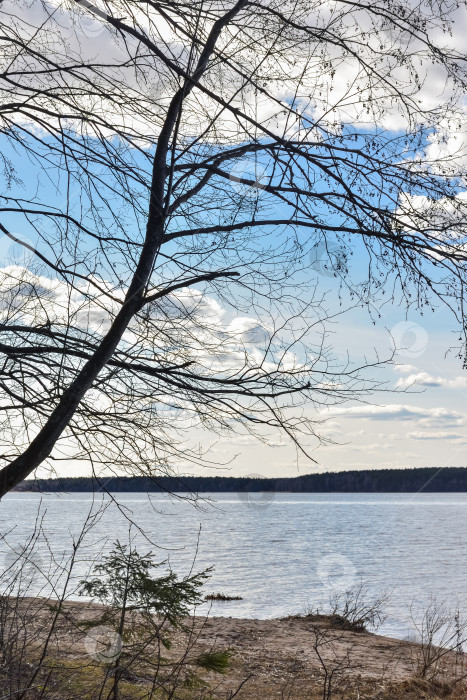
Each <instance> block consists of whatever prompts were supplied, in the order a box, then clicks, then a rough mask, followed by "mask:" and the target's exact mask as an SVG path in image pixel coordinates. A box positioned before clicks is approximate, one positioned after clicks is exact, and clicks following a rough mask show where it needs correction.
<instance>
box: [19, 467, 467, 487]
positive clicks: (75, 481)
mask: <svg viewBox="0 0 467 700" xmlns="http://www.w3.org/2000/svg"><path fill="white" fill-rule="evenodd" d="M16 490H21V491H40V492H44V491H45V492H46V491H49V492H58V491H68V492H76V491H110V492H144V493H146V492H148V491H149V492H160V491H167V492H171V493H180V492H191V493H221V492H244V493H248V492H258V491H278V492H291V493H347V492H361V493H403V492H410V493H413V492H417V491H425V492H426V491H428V492H455V491H467V467H444V468H442V469H438V468H423V469H364V470H354V471H344V472H327V473H323V474H306V475H303V476H296V477H283V478H278V479H273V478H271V479H268V478H257V477H226V476H186V477H175V476H172V477H160V478H157V479H155V478H150V477H140V476H135V477H116V476H114V477H110V478H105V477H103V478H100V479H95V478H88V477H76V478H61V479H36V480H35V481H23V482H22V483H21V484H19V486H18V487H17V488H16Z"/></svg>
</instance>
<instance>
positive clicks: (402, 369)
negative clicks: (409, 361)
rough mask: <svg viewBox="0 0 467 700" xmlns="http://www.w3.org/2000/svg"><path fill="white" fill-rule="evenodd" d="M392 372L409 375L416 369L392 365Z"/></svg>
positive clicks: (408, 366)
mask: <svg viewBox="0 0 467 700" xmlns="http://www.w3.org/2000/svg"><path fill="white" fill-rule="evenodd" d="M394 372H399V373H400V374H409V373H410V372H417V367H414V366H413V365H394Z"/></svg>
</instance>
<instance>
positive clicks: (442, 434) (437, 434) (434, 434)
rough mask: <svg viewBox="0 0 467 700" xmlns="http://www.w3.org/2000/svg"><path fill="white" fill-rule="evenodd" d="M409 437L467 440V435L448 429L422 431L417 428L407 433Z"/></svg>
mask: <svg viewBox="0 0 467 700" xmlns="http://www.w3.org/2000/svg"><path fill="white" fill-rule="evenodd" d="M407 437H408V438H411V439H412V440H457V441H458V440H462V442H467V438H466V436H465V435H461V434H459V433H450V432H447V431H442V430H438V431H430V432H428V431H426V432H425V431H422V430H418V431H417V430H416V431H414V432H412V433H407Z"/></svg>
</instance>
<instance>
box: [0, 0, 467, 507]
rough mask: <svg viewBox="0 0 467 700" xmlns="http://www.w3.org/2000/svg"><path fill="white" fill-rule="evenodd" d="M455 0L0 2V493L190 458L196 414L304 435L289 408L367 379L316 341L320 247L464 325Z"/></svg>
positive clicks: (355, 283)
mask: <svg viewBox="0 0 467 700" xmlns="http://www.w3.org/2000/svg"><path fill="white" fill-rule="evenodd" d="M464 5H465V3H463V2H462V3H453V4H451V3H449V2H445V1H444V0H421V1H417V0H415V2H413V1H412V0H398V2H395V1H393V0H385V1H384V2H381V3H378V2H377V3H376V4H375V3H372V4H371V5H367V4H366V3H362V2H358V3H356V2H347V1H344V0H335V1H334V2H330V3H325V4H323V3H321V2H318V1H317V0H304V1H300V0H296V1H293V2H284V0H281V1H280V2H279V1H278V0H267V2H261V3H258V2H254V1H253V2H252V1H249V0H238V1H237V2H233V1H232V2H229V1H227V0H208V1H207V2H206V1H205V0H203V2H201V1H200V2H196V1H195V2H191V3H186V2H153V1H152V0H149V1H148V2H139V1H137V0H115V2H107V1H106V0H96V4H93V3H91V2H88V0H63V1H62V0H51V1H50V2H49V0H44V1H39V0H19V1H18V2H13V1H12V0H3V2H2V5H1V30H0V36H1V42H2V47H3V49H2V51H3V53H2V58H1V63H2V68H1V71H0V90H1V97H0V119H1V124H2V126H1V139H2V142H3V145H2V148H1V159H2V163H3V178H4V183H5V184H4V188H3V193H2V195H1V202H0V205H1V206H0V212H1V217H2V218H1V219H0V230H1V232H2V234H3V239H2V240H1V241H0V246H3V248H2V251H0V253H1V254H2V257H3V264H4V267H3V268H2V269H1V271H0V275H1V282H2V290H3V302H2V318H1V331H2V334H3V337H2V340H1V345H0V349H1V351H2V355H3V360H2V365H1V368H0V382H1V390H2V402H1V406H2V411H3V424H2V441H3V455H2V460H3V468H2V471H1V478H0V481H1V486H0V495H2V494H4V493H6V492H7V491H8V490H9V489H11V488H12V487H14V486H15V485H16V484H18V483H19V482H20V481H21V480H22V479H24V478H25V477H27V476H28V475H30V474H31V473H32V472H33V471H34V470H35V469H36V467H38V466H39V465H41V464H43V463H45V464H48V465H53V464H54V463H56V461H57V460H61V459H70V458H73V459H75V460H80V459H82V460H85V461H86V462H87V463H91V464H92V465H93V467H95V468H96V470H99V469H100V468H101V467H102V466H104V467H112V468H115V469H116V470H117V471H118V472H119V473H121V471H122V470H134V469H135V468H138V469H139V470H140V473H146V474H157V473H159V472H160V471H161V470H163V469H164V468H168V467H170V466H171V465H174V464H183V465H187V464H189V463H190V462H191V463H206V461H207V457H206V456H203V454H202V453H200V452H199V450H197V449H190V445H189V444H187V443H186V441H184V438H185V436H186V435H187V434H188V433H189V428H190V427H192V426H193V425H201V426H203V427H205V428H207V429H209V430H214V431H218V432H221V433H223V432H228V431H231V430H233V429H235V427H236V426H243V427H242V428H241V429H247V430H251V431H252V432H254V433H259V434H260V437H261V436H262V437H263V438H264V439H267V438H268V435H270V434H271V432H274V431H276V432H277V429H278V428H279V429H281V430H283V431H285V433H287V435H288V436H289V437H290V438H291V439H292V440H293V441H294V442H295V443H296V444H297V445H298V446H300V447H301V449H304V450H306V435H308V436H311V437H314V436H315V425H316V423H315V422H314V421H313V420H311V419H310V418H309V414H307V413H304V412H303V411H302V410H301V409H300V408H299V407H300V406H302V405H303V404H304V402H306V403H310V402H311V404H312V405H314V406H318V405H320V404H322V403H325V404H326V403H329V402H330V401H342V400H345V399H347V398H348V397H354V396H356V392H359V391H362V392H366V391H368V390H369V389H371V388H372V386H373V385H372V382H371V380H365V378H364V377H362V376H361V372H360V369H361V368H358V367H356V366H355V365H351V364H348V365H344V366H337V364H336V363H335V361H334V360H333V359H332V356H331V354H330V351H329V348H328V344H327V339H326V335H324V337H323V336H322V333H321V331H322V329H323V323H324V320H325V317H326V314H325V312H324V310H323V305H322V303H321V302H322V291H319V290H318V289H317V288H316V274H315V273H316V264H315V262H316V260H318V259H319V261H320V262H319V265H322V266H323V269H322V270H321V271H322V272H323V273H324V274H323V276H322V278H323V279H324V280H325V281H326V280H327V281H329V280H330V279H331V278H336V280H337V283H338V284H340V288H341V291H342V294H343V295H344V294H345V295H347V298H349V299H353V301H354V302H355V303H358V304H370V306H372V305H374V304H376V303H377V302H378V300H381V298H383V297H382V296H381V295H382V294H383V293H386V296H387V297H390V296H391V295H395V296H397V295H399V297H400V296H402V297H404V298H405V300H406V302H407V303H408V304H409V305H410V304H413V303H415V304H418V305H419V306H424V305H425V304H427V303H432V301H433V300H436V299H440V300H441V301H442V302H444V303H446V304H448V305H449V306H450V308H451V309H452V310H453V311H454V312H455V313H456V314H457V316H458V319H459V321H460V323H461V326H462V327H463V313H462V294H463V284H464V261H465V257H466V254H465V251H464V247H463V236H464V228H465V223H464V222H465V217H464V212H465V206H466V200H465V197H464V195H463V182H464V180H463V177H464V175H465V164H464V162H463V160H462V156H463V150H462V147H463V141H462V138H463V136H464V131H463V129H464V122H463V121H462V119H463V112H462V109H461V106H459V105H460V104H461V102H460V101H459V96H460V95H461V93H462V92H463V89H464V86H465V62H464V57H463V55H462V52H461V51H459V50H457V49H456V47H455V43H454V42H453V41H451V39H450V35H449V32H450V30H451V27H452V24H453V22H455V21H456V12H457V13H458V12H460V11H461V10H462V9H463V8H464ZM435 82H436V85H437V86H438V87H437V90H436V95H434V94H433V92H434V91H433V89H432V88H433V84H434V83H435ZM458 137H460V138H458ZM456 138H458V140H457V141H456ZM11 246H13V248H15V246H16V248H15V250H20V251H21V253H22V255H21V257H20V259H19V260H18V259H13V261H12V263H11V264H8V263H9V262H11V261H10V260H9V258H8V254H7V253H8V250H10V249H11ZM352 251H356V252H357V253H358V254H359V255H360V254H363V253H364V254H365V255H367V257H368V265H367V269H368V276H367V277H365V278H364V279H363V280H362V279H361V277H360V278H358V276H357V277H354V276H352V275H351V274H350V271H349V260H350V256H351V254H352ZM310 256H311V257H310ZM323 256H324V261H323ZM10 257H11V256H10ZM13 258H14V256H13ZM310 261H311V268H312V270H311V272H312V274H310V270H309V267H310ZM328 286H329V285H328ZM208 289H209V293H208V292H207V290H208ZM384 298H386V297H384ZM220 303H222V304H223V307H224V308H225V309H226V310H227V311H226V313H225V314H224V316H223V315H222V312H221V311H222V310H221V307H220V306H219V305H220ZM229 314H230V315H229ZM242 314H243V315H245V314H248V316H247V319H246V320H245V318H243V320H240V321H239V320H238V319H237V320H235V318H233V317H234V316H235V315H240V316H241V315H242ZM224 319H225V320H224ZM254 319H257V321H256V322H255V321H254ZM313 330H314V331H315V332H317V336H313ZM318 331H319V332H318ZM316 337H317V338H318V339H317V340H316ZM376 361H377V360H376ZM370 364H371V363H370ZM177 431H178V434H179V436H180V440H177Z"/></svg>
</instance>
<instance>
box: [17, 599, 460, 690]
mask: <svg viewBox="0 0 467 700" xmlns="http://www.w3.org/2000/svg"><path fill="white" fill-rule="evenodd" d="M55 603H56V601H46V600H45V599H35V600H34V599H27V598H25V599H23V600H21V601H20V604H19V607H18V609H19V611H20V613H21V617H22V619H23V620H25V621H26V620H28V631H27V634H28V637H29V638H30V639H31V638H32V639H34V643H36V644H38V645H40V644H41V643H42V642H43V640H44V638H45V636H46V635H47V630H48V626H49V625H48V623H49V620H50V616H51V612H52V610H53V605H54V604H55ZM105 610H106V609H105V607H104V606H102V605H97V604H93V603H81V602H73V601H67V602H65V603H64V605H63V608H62V611H61V613H60V616H59V621H58V623H57V627H56V630H55V632H54V638H53V643H52V644H51V649H52V653H53V655H54V658H55V661H57V659H59V660H60V663H61V664H62V665H64V667H66V668H67V669H68V670H69V669H72V670H73V673H75V674H76V673H78V677H80V674H81V676H82V675H83V673H84V672H83V671H80V670H79V668H80V667H79V664H84V665H85V666H86V669H88V671H89V668H90V667H92V668H94V669H97V670H99V672H103V670H102V669H105V664H102V663H98V662H95V660H92V659H90V657H89V643H88V641H87V639H89V634H91V633H90V632H89V629H91V627H90V625H89V623H92V622H93V621H95V620H96V619H97V618H100V617H101V616H102V614H103V613H104V612H105ZM83 630H84V631H83ZM86 630H88V631H87V632H86ZM171 638H172V645H171V647H170V651H166V652H164V653H165V654H166V655H167V657H168V658H169V659H170V660H176V659H177V658H182V657H184V655H186V654H187V650H189V654H191V655H192V656H193V654H195V655H199V654H204V653H206V652H210V651H213V650H215V651H229V653H230V667H229V670H228V671H227V673H225V674H219V673H213V672H202V673H201V676H202V678H203V680H204V681H206V682H207V683H208V685H209V694H205V695H203V694H194V695H189V694H182V695H177V696H174V697H180V698H183V699H185V698H193V699H195V698H199V699H202V698H206V699H208V698H212V700H229V699H231V698H234V697H235V698H238V700H259V699H260V698H265V699H267V700H275V699H276V698H277V700H315V698H324V699H325V700H328V699H331V698H346V699H349V700H354V699H355V700H357V699H358V698H360V699H362V700H363V699H374V700H385V699H387V700H393V699H397V698H405V699H406V700H422V699H425V698H426V699H427V700H428V699H434V698H442V697H450V698H456V699H457V698H459V699H460V698H465V697H467V694H466V692H465V686H463V685H462V683H461V682H459V679H460V678H461V677H462V676H463V675H464V672H465V671H464V664H465V662H464V654H456V653H455V652H453V651H452V652H448V653H445V654H444V655H443V657H442V658H441V660H440V661H439V662H438V664H437V667H436V674H435V675H434V676H432V677H427V678H425V679H422V678H419V677H418V678H417V667H418V666H419V664H420V660H421V659H422V657H423V653H424V650H423V648H422V647H421V646H420V645H419V644H415V643H410V642H404V641H401V640H397V639H391V638H388V637H384V636H380V635H378V634H371V633H369V632H365V631H363V632H355V631H351V630H347V629H343V628H342V624H341V620H337V619H332V618H329V617H316V616H314V617H312V616H308V617H290V618H285V619H273V620H254V619H236V618H231V617H203V616H199V617H195V618H189V619H188V620H187V621H186V629H185V630H184V631H182V630H177V631H176V632H174V633H173V632H171ZM123 649H124V650H125V642H124V644H123ZM122 658H123V657H122ZM77 669H78V671H77ZM88 671H87V672H88ZM96 672H97V671H96ZM139 674H140V675H139ZM429 675H430V674H429ZM431 675H432V674H431ZM329 678H331V680H332V687H331V693H330V694H329V695H325V694H324V693H325V685H324V684H325V682H327V681H326V679H329ZM456 679H457V680H456ZM144 682H145V681H144V674H143V675H141V672H138V671H137V670H136V671H135V670H134V669H132V668H129V669H128V673H127V675H126V684H125V687H126V690H125V692H122V694H121V697H122V698H137V697H140V696H141V697H143V696H144V695H140V694H138V689H140V690H142V689H144ZM203 692H207V691H206V689H204V690H203ZM78 695H79V697H80V698H82V699H83V700H84V698H88V697H89V698H93V697H94V695H93V694H92V693H90V694H89V695H86V694H83V692H80V693H78ZM27 697H31V698H35V697H36V696H35V695H34V694H33V695H31V696H27ZM57 697H59V696H57ZM70 697H72V696H70ZM96 697H97V696H96ZM157 697H159V696H157ZM161 697H163V696H161Z"/></svg>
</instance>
